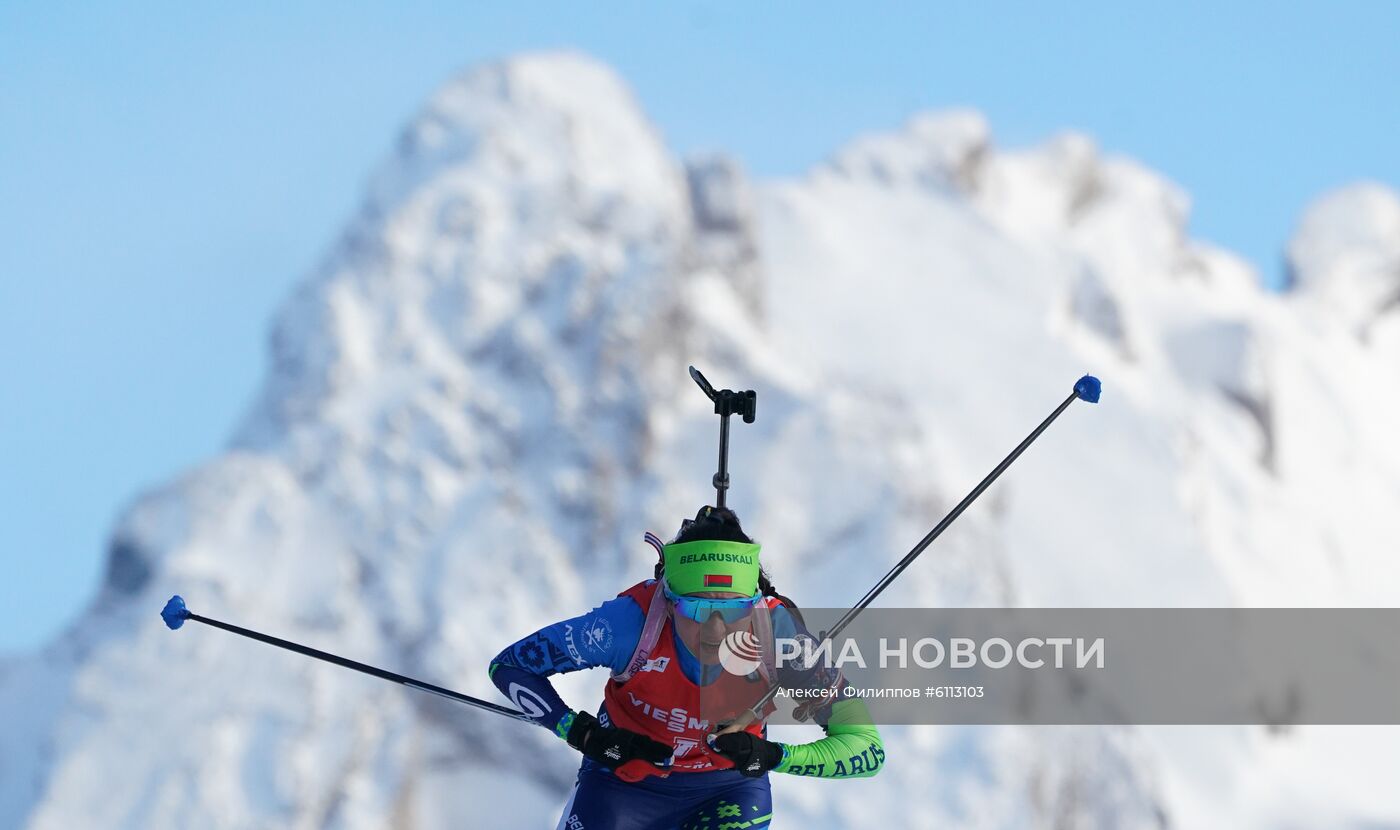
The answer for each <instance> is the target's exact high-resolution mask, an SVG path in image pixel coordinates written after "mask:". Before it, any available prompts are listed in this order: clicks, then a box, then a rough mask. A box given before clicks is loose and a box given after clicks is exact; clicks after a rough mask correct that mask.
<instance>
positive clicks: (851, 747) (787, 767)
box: [773, 698, 885, 778]
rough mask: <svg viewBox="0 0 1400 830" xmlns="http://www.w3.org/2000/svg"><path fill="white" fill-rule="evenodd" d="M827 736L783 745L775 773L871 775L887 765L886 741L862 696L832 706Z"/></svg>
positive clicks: (842, 775) (858, 776)
mask: <svg viewBox="0 0 1400 830" xmlns="http://www.w3.org/2000/svg"><path fill="white" fill-rule="evenodd" d="M824 728H825V729H826V737H825V738H822V739H821V740H818V741H813V742H811V743H809V744H783V745H782V747H783V762H782V763H781V764H778V766H776V767H774V768H773V771H774V772H786V773H788V774H789V775H811V776H815V777H817V778H869V777H870V776H872V775H874V774H875V773H877V772H879V771H880V768H881V767H883V766H884V765H885V744H884V742H883V741H881V740H880V731H879V730H878V729H876V728H875V724H874V723H872V719H871V717H870V710H869V709H868V708H866V706H865V701H863V700H861V699H860V698H847V699H845V700H838V701H837V702H836V703H833V704H832V705H831V719H830V720H828V721H827V723H826V726H825V727H824Z"/></svg>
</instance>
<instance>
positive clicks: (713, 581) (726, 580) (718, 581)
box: [705, 574, 734, 588]
mask: <svg viewBox="0 0 1400 830" xmlns="http://www.w3.org/2000/svg"><path fill="white" fill-rule="evenodd" d="M705 587H706V588H733V587H734V577H732V576H730V575H729V574H705Z"/></svg>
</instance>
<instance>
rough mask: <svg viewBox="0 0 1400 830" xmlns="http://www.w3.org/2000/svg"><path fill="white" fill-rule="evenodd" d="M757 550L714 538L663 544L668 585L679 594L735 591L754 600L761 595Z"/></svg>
mask: <svg viewBox="0 0 1400 830" xmlns="http://www.w3.org/2000/svg"><path fill="white" fill-rule="evenodd" d="M758 551H759V546H758V545H750V544H747V543H744V542H721V541H718V540H715V539H700V540H698V541H695V542H682V543H681V544H678V545H663V546H662V548H661V558H662V561H663V562H664V563H665V564H666V584H667V585H669V586H670V588H671V592H672V593H676V594H694V593H698V592H700V591H733V592H734V593H736V594H743V595H744V596H746V597H751V596H753V595H754V594H756V593H758Z"/></svg>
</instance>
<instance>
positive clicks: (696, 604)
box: [665, 588, 763, 625]
mask: <svg viewBox="0 0 1400 830" xmlns="http://www.w3.org/2000/svg"><path fill="white" fill-rule="evenodd" d="M665 590H666V599H668V600H670V601H671V605H672V606H673V607H674V608H675V609H676V613H677V614H680V615H681V616H683V617H685V618H687V619H691V620H694V621H696V622H698V623H706V622H709V621H710V617H711V616H713V615H714V614H719V616H720V619H722V620H724V621H725V623H726V624H730V625H732V624H734V623H736V622H738V621H739V620H742V619H743V618H745V617H747V616H748V615H750V614H752V613H753V609H754V608H756V607H757V606H758V604H759V603H760V602H762V601H763V594H762V593H757V594H754V595H753V596H751V597H739V598H738V599H709V598H707V597H688V596H685V595H684V594H677V593H674V592H673V591H672V590H671V589H670V588H666V589H665Z"/></svg>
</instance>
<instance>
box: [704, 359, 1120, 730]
mask: <svg viewBox="0 0 1400 830" xmlns="http://www.w3.org/2000/svg"><path fill="white" fill-rule="evenodd" d="M1101 390H1102V384H1100V383H1099V379H1098V378H1096V377H1094V376H1093V375H1085V376H1084V377H1082V378H1080V379H1079V380H1078V381H1076V382H1075V384H1074V391H1073V392H1071V393H1070V395H1069V397H1068V398H1065V399H1064V401H1063V402H1062V403H1061V404H1060V405H1059V406H1057V407H1055V411H1054V412H1051V413H1050V416H1049V417H1047V418H1046V419H1045V420H1044V421H1041V422H1040V426H1038V427H1036V428H1035V429H1034V430H1032V431H1031V434H1030V435H1027V436H1026V438H1025V440H1023V441H1022V442H1021V443H1019V444H1017V445H1016V449H1014V450H1012V451H1011V454H1010V455H1008V456H1006V458H1003V459H1002V460H1001V463H1000V464H998V465H997V466H996V468H995V469H993V470H992V471H991V472H990V473H988V474H987V477H986V478H984V479H982V480H981V481H980V482H978V484H977V486H976V487H974V488H972V492H970V493H968V494H967V495H966V496H964V497H963V500H962V501H960V502H958V503H957V506H955V507H954V508H953V509H952V510H950V511H948V515H946V516H944V517H943V519H942V520H941V521H939V523H938V524H937V525H935V526H934V528H933V530H930V531H929V532H928V535H927V536H925V537H924V538H923V539H921V540H919V544H917V545H915V546H914V549H913V550H911V551H909V553H907V554H905V556H904V558H903V559H901V560H899V562H898V563H897V564H895V566H894V567H893V568H891V569H890V572H889V573H887V574H885V575H884V577H883V578H881V579H880V581H879V582H877V583H875V587H873V588H871V589H870V590H869V591H866V592H865V596H863V597H861V599H860V601H859V602H857V603H856V604H855V606H853V607H852V608H851V610H849V611H847V612H846V613H845V614H843V615H842V616H841V619H839V620H837V621H836V624H835V625H833V626H832V627H831V629H830V630H828V631H825V632H822V636H821V643H819V644H818V647H819V648H820V646H821V645H825V644H826V643H827V642H829V641H831V640H833V639H835V637H836V636H837V635H838V634H840V633H841V632H842V631H844V630H845V629H846V626H848V625H850V624H851V622H852V621H854V620H855V618H856V617H858V616H860V612H862V611H864V610H865V609H866V608H867V607H868V606H869V605H870V603H872V602H874V601H875V598H876V597H878V596H879V595H880V594H881V592H883V591H884V590H885V589H886V588H888V587H889V586H890V583H892V582H894V581H895V579H896V578H898V577H899V575H900V574H901V573H904V569H905V568H908V567H909V566H910V564H912V563H913V562H914V560H915V559H917V558H919V554H921V553H923V552H924V550H925V549H926V548H927V547H928V546H929V545H931V544H933V540H934V539H937V538H938V537H939V535H940V534H942V533H943V531H945V530H947V529H948V525H951V524H952V523H953V522H954V520H956V519H957V518H958V517H959V516H961V515H962V513H963V511H964V510H966V509H967V508H968V505H970V504H972V503H973V502H974V501H976V500H977V497H978V496H980V495H982V492H983V491H984V490H986V489H987V488H988V487H990V486H991V484H992V482H994V481H996V480H997V477H998V476H1000V475H1001V474H1002V473H1004V472H1006V468H1007V467H1010V466H1011V462H1013V461H1015V460H1016V459H1017V458H1018V457H1020V455H1021V453H1023V452H1025V451H1026V447H1029V446H1030V445H1031V444H1032V443H1033V442H1034V441H1035V439H1037V438H1039V437H1040V434H1041V433H1042V432H1044V431H1045V429H1046V428H1047V427H1049V426H1050V424H1052V423H1054V421H1055V419H1056V418H1058V417H1060V413H1061V412H1064V411H1065V410H1066V409H1068V408H1069V405H1070V404H1072V403H1074V402H1075V400H1083V401H1088V402H1089V403H1098V402H1099V393H1100V391H1101ZM778 689H779V687H778V686H777V685H776V684H774V685H773V687H772V688H770V689H769V690H768V691H767V692H766V693H764V695H763V697H761V698H759V699H758V701H757V702H756V703H754V705H753V706H752V707H750V708H749V711H748V712H745V713H741V714H740V718H739V719H736V720H735V722H734V724H731V726H733V725H737V724H739V721H740V720H742V719H744V718H748V719H749V720H752V719H754V718H757V717H758V714H757V713H758V712H760V711H762V709H763V707H764V706H767V705H768V703H769V702H770V701H771V700H772V699H773V698H774V697H775V696H776V695H777V694H778Z"/></svg>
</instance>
